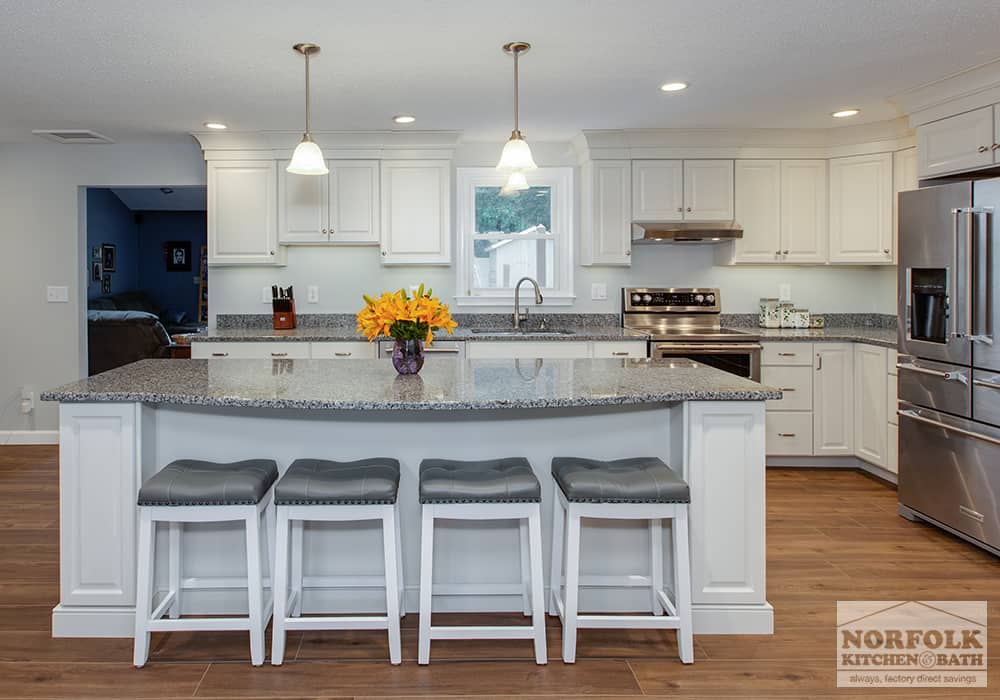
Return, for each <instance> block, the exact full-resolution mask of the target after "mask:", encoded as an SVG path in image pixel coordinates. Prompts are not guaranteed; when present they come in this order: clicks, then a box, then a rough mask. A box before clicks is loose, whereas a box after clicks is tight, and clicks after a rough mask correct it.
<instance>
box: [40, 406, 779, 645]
mask: <svg viewBox="0 0 1000 700" xmlns="http://www.w3.org/2000/svg"><path fill="white" fill-rule="evenodd" d="M573 455H579V456H584V457H591V458H596V459H614V458H623V457H635V456H657V457H660V458H661V459H663V460H664V461H665V462H667V464H669V465H671V466H672V467H673V468H674V469H677V470H679V471H680V472H681V473H682V475H683V477H684V478H685V479H686V480H687V481H688V483H689V484H690V486H691V515H690V532H691V557H692V562H691V570H692V594H693V595H692V598H693V612H694V631H695V633H696V634H770V633H772V631H773V612H774V611H773V608H772V607H771V606H770V604H768V603H767V601H766V599H765V586H764V584H765V548H764V403H763V401H690V402H681V403H669V404H668V403H650V404H638V405H619V406H596V407H595V406H591V407H566V408H538V409H502V408H501V409H486V410H428V411H400V410H389V411H372V410H308V409H257V408H229V407H197V406H180V405H166V404H161V405H154V404H144V403H115V402H108V403H103V402H94V403H63V404H62V405H61V408H60V508H61V512H60V518H61V542H60V545H61V552H60V557H61V562H60V564H61V592H60V604H59V605H58V606H57V607H56V608H55V609H54V610H53V614H52V633H53V635H54V636H57V637H131V636H132V625H133V613H134V605H135V569H136V522H137V509H136V494H137V492H138V489H139V486H140V485H141V483H142V481H143V480H145V479H146V478H148V477H149V476H150V475H151V474H153V473H154V472H156V471H157V470H158V469H160V468H162V467H163V466H164V465H166V464H167V463H168V462H170V461H171V460H174V459H180V458H195V459H207V460H217V461H225V462H228V461H234V460H240V459H250V458H273V459H275V460H276V461H277V462H278V465H279V468H280V469H281V470H282V471H283V470H284V469H286V468H287V467H288V465H289V464H290V463H291V462H292V461H293V460H295V459H296V458H300V457H317V458H327V459H334V460H354V459H360V458H363V457H395V458H396V459H398V460H399V461H400V463H401V465H402V478H401V482H400V487H399V501H400V511H401V517H402V547H403V570H404V572H405V587H406V604H407V609H408V610H409V611H410V612H411V613H412V612H413V611H415V610H416V608H417V599H418V582H419V568H420V561H419V545H420V505H419V503H418V501H417V470H418V466H419V464H420V460H421V459H424V458H428V457H439V458H447V459H468V460H478V459H488V458H496V457H506V456H523V457H526V458H527V459H528V460H530V462H531V464H532V465H533V466H534V469H535V472H536V474H537V475H538V477H539V479H540V481H541V483H542V516H543V527H544V547H545V559H544V561H545V562H546V566H545V568H546V581H545V583H546V600H548V589H549V586H548V584H549V581H548V573H549V572H548V571H547V569H548V562H549V552H550V551H551V549H550V547H551V541H550V540H551V525H552V505H553V502H554V497H553V490H552V489H553V483H552V479H551V476H550V471H549V469H550V461H551V459H552V458H553V457H556V456H573ZM160 536H161V537H163V538H164V539H163V542H162V545H163V546H158V547H157V552H158V553H159V554H161V555H162V560H161V561H159V562H158V564H157V568H158V571H159V572H160V573H159V576H160V579H159V581H158V585H157V588H158V590H159V591H160V592H161V593H162V592H164V591H165V590H166V581H165V570H166V554H167V549H168V548H167V547H166V546H165V537H166V533H165V532H161V533H160ZM380 538H381V534H380V530H379V528H378V526H377V524H376V523H374V522H373V523H371V524H370V525H369V524H368V523H363V524H359V525H346V526H345V525H335V524H330V525H310V526H309V527H307V529H306V533H305V551H306V555H305V567H306V569H305V575H306V585H309V584H310V583H312V584H314V585H316V584H319V585H324V586H326V587H324V588H316V589H312V590H309V591H307V592H306V593H305V596H304V601H303V604H304V607H303V612H304V613H306V614H308V613H309V612H310V611H327V612H330V611H345V612H346V611H354V612H361V611H374V610H384V604H385V602H384V601H385V598H384V594H383V593H382V591H381V590H380V588H376V587H375V586H378V587H380V586H381V585H382V550H381V539H380ZM663 540H664V542H665V543H669V542H670V538H669V537H664V538H663ZM581 541H582V554H581V576H592V577H594V576H596V577H601V576H608V577H611V576H615V577H619V578H620V577H621V576H623V575H630V574H631V575H634V584H635V586H634V587H622V586H615V587H605V586H595V587H591V588H587V589H584V590H582V591H581V596H580V601H581V605H580V609H581V611H598V612H621V611H644V612H648V605H649V592H648V588H646V587H645V586H648V578H647V577H648V575H649V573H650V571H649V542H650V540H649V529H648V528H647V527H646V525H645V523H641V522H640V523H638V524H635V523H614V522H612V523H608V522H607V521H604V522H600V521H592V522H590V523H588V522H587V521H584V527H583V532H582V537H581ZM244 543H245V540H244V538H243V534H242V531H241V530H239V529H238V528H237V526H235V525H233V526H228V525H223V526H220V525H212V524H209V525H188V526H186V527H185V530H184V536H183V573H184V577H185V588H187V587H192V590H190V591H185V594H184V597H183V608H184V609H183V612H184V613H185V614H200V613H209V612H211V613H214V614H219V613H223V612H227V613H239V612H241V611H242V612H245V611H246V605H247V603H246V592H245V590H239V589H236V588H234V587H233V585H234V582H235V581H236V580H237V579H238V578H239V577H240V576H243V575H245V564H244V562H245V558H244V547H245V544H244ZM518 551H519V550H518V528H517V527H516V526H515V525H514V524H513V523H511V522H498V523H485V524H484V523H478V522H462V523H447V522H445V523H442V524H441V525H440V526H439V528H438V539H437V543H436V546H435V548H434V552H435V556H436V562H435V579H436V583H441V584H447V583H453V582H454V583H457V582H463V583H466V582H481V583H489V584H499V585H497V586H495V587H494V588H493V589H490V590H495V591H499V592H503V593H505V595H502V596H500V597H496V596H489V597H487V596H448V595H442V596H440V597H438V596H435V610H442V611H449V610H450V611H459V610H462V611H478V610H484V611H485V610H490V611H496V610H511V611H515V610H521V597H520V592H519V591H520V588H519V584H518V582H519V581H520V556H519V553H518ZM669 556H670V552H669V547H667V551H666V553H665V564H666V572H667V573H666V579H665V581H666V585H667V587H668V588H672V584H671V582H670V571H671V562H670V560H669ZM345 575H346V576H349V577H350V579H348V580H349V581H351V582H353V583H361V584H364V585H368V586H369V588H367V589H362V590H357V589H351V590H345V589H338V588H335V587H331V584H333V583H335V581H334V579H332V578H331V577H333V576H345ZM595 581H596V582H597V583H601V581H600V578H597V579H595ZM436 588H437V586H436ZM441 590H446V588H444V587H442V588H441ZM485 590H487V589H484V591H485Z"/></svg>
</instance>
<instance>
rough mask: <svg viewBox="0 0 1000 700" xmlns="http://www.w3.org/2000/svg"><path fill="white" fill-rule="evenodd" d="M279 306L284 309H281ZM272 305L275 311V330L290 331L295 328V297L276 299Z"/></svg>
mask: <svg viewBox="0 0 1000 700" xmlns="http://www.w3.org/2000/svg"><path fill="white" fill-rule="evenodd" d="M279 306H280V307H281V309H282V310H279ZM272 307H273V313H274V330H276V331H288V330H291V329H293V328H295V300H294V299H280V300H276V301H274V302H273V303H272ZM286 307H287V308H286Z"/></svg>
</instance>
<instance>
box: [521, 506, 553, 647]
mask: <svg viewBox="0 0 1000 700" xmlns="http://www.w3.org/2000/svg"><path fill="white" fill-rule="evenodd" d="M522 522H523V521H522ZM528 540H529V549H530V550H531V618H532V620H531V624H532V626H533V627H534V628H535V663H537V664H547V663H548V662H549V654H548V646H547V644H546V641H545V604H544V601H545V581H544V579H545V574H544V572H543V571H542V508H541V506H540V505H537V506H536V507H535V509H534V510H533V511H532V512H531V515H530V516H529V517H528Z"/></svg>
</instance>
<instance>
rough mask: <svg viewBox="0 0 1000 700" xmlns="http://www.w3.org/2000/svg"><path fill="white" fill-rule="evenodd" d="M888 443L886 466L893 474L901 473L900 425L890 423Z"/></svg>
mask: <svg viewBox="0 0 1000 700" xmlns="http://www.w3.org/2000/svg"><path fill="white" fill-rule="evenodd" d="M887 435H888V440H889V442H888V445H887V447H886V450H887V453H886V458H885V468H886V469H887V470H888V471H890V472H892V473H893V474H899V426H898V425H893V424H892V423H890V424H889V428H888V432H887Z"/></svg>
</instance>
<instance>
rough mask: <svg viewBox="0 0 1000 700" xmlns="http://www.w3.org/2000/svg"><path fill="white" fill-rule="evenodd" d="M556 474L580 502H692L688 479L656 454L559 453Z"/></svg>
mask: <svg viewBox="0 0 1000 700" xmlns="http://www.w3.org/2000/svg"><path fill="white" fill-rule="evenodd" d="M552 476H553V477H555V480H556V483H558V484H559V488H560V489H562V492H563V493H564V494H565V495H566V500H568V501H571V502H576V503H690V502H691V492H690V489H689V488H688V485H687V482H685V481H684V480H683V479H682V478H680V477H679V476H677V473H676V472H674V470H673V469H671V468H670V467H668V466H667V465H666V464H664V463H663V462H662V461H661V460H659V459H657V458H656V457H633V458H630V459H615V460H611V461H602V460H599V459H584V458H582V457H556V458H555V459H553V460H552Z"/></svg>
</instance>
